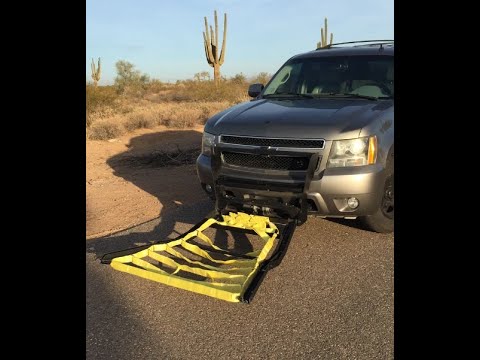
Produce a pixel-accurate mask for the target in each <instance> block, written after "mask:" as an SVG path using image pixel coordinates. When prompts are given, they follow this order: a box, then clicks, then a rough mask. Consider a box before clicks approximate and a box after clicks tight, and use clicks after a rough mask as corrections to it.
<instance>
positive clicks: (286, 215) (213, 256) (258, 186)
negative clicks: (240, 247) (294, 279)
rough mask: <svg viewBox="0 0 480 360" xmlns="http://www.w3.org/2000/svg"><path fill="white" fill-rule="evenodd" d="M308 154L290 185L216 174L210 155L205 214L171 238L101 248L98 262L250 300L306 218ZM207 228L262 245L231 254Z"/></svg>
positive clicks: (314, 163) (233, 299)
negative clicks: (209, 199)
mask: <svg viewBox="0 0 480 360" xmlns="http://www.w3.org/2000/svg"><path fill="white" fill-rule="evenodd" d="M297 154H298V153H297ZM308 156H309V157H310V162H309V166H308V170H307V171H306V177H305V181H304V183H303V184H302V186H301V187H300V188H298V187H297V188H295V189H292V188H291V187H290V186H285V185H282V184H272V183H262V182H260V181H253V182H252V181H243V180H239V179H232V178H228V177H225V176H222V175H220V171H221V166H222V164H221V159H220V158H219V157H215V158H212V171H213V175H214V179H215V186H214V188H215V195H216V201H215V210H214V212H213V213H212V214H211V216H210V217H207V218H205V219H203V220H202V221H200V222H199V223H198V224H196V225H194V226H193V227H192V228H191V229H190V230H188V231H187V232H186V233H184V234H182V235H180V236H178V237H177V238H175V239H173V240H169V241H158V242H155V243H153V244H148V245H143V246H137V247H133V248H129V249H125V250H120V251H116V252H111V253H107V254H105V255H103V256H102V257H101V263H102V264H110V265H111V266H112V267H113V268H114V269H116V270H119V271H123V272H126V273H130V274H133V275H137V276H140V277H142V278H145V279H149V280H153V281H157V282H160V283H163V284H166V285H170V286H174V287H176V288H180V289H184V290H189V291H192V292H195V293H199V294H203V295H207V296H211V297H214V298H217V299H221V300H225V301H230V302H243V303H250V302H251V301H252V299H253V297H254V295H255V293H256V291H257V289H258V287H259V286H260V284H261V283H262V281H263V278H264V277H265V274H266V273H267V271H268V270H270V269H273V268H274V267H276V266H278V265H279V264H280V263H281V261H282V259H283V257H284V256H285V253H286V251H287V249H288V246H289V244H290V241H291V239H292V237H293V234H294V232H295V229H296V227H297V225H301V224H303V223H304V222H305V221H306V219H307V195H306V190H307V189H308V187H309V184H310V181H311V178H312V176H313V174H314V171H315V169H316V167H317V164H318V161H319V156H318V155H317V154H312V153H308ZM214 159H216V160H214ZM232 193H236V194H239V193H240V194H243V196H242V197H240V198H239V197H235V196H232V195H231V194H232ZM258 194H260V195H258ZM265 194H267V196H265ZM275 194H281V196H283V197H285V196H287V197H288V198H289V201H284V200H282V201H279V200H278V199H279V197H276V196H275ZM272 195H273V196H272ZM209 227H211V228H216V229H223V230H228V231H231V232H232V233H244V234H255V235H258V236H259V237H260V238H261V240H262V241H263V246H262V248H261V249H257V250H256V251H252V252H249V253H245V254H239V253H232V252H231V251H229V250H227V249H222V248H220V247H218V246H216V245H215V244H214V243H213V241H212V240H211V239H210V238H209V237H208V236H207V235H205V234H204V233H203V232H204V231H205V230H206V229H207V228H209ZM187 254H188V255H189V256H187ZM269 254H270V256H268V255H269ZM192 255H193V256H192ZM201 260H202V261H203V262H202V261H201ZM172 270H173V272H172ZM198 277H201V279H200V280H199V279H198Z"/></svg>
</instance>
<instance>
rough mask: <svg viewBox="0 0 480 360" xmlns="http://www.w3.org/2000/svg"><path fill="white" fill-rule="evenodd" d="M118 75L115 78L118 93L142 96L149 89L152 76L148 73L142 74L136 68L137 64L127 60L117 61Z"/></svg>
mask: <svg viewBox="0 0 480 360" xmlns="http://www.w3.org/2000/svg"><path fill="white" fill-rule="evenodd" d="M115 67H116V69H117V77H116V78H115V87H116V89H117V93H119V94H124V95H126V96H130V97H142V96H143V95H144V94H145V93H146V91H147V89H148V83H149V81H150V78H149V76H148V75H147V74H142V73H141V72H140V71H139V70H137V69H135V65H133V64H132V63H129V62H128V61H125V60H120V61H117V62H116V63H115Z"/></svg>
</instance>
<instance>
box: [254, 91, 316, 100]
mask: <svg viewBox="0 0 480 360" xmlns="http://www.w3.org/2000/svg"><path fill="white" fill-rule="evenodd" d="M262 97H263V98H265V99H271V98H292V97H299V98H304V99H313V98H314V97H313V96H312V95H308V94H300V93H293V92H288V93H278V94H267V95H263V96H262Z"/></svg>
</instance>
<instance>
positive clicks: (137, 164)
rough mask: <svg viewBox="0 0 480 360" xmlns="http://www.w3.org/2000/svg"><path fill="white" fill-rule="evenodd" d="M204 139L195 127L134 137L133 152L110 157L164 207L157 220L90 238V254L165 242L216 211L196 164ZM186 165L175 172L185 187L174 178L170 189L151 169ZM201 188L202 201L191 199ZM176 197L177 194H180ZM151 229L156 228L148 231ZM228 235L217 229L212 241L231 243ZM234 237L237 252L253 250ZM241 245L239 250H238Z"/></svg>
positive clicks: (239, 236)
mask: <svg viewBox="0 0 480 360" xmlns="http://www.w3.org/2000/svg"><path fill="white" fill-rule="evenodd" d="M201 141H202V133H201V132H198V131H195V130H186V131H162V132H157V133H151V134H144V135H140V136H137V137H134V138H132V139H131V140H130V144H129V146H128V147H129V149H128V150H127V151H125V152H123V153H121V154H118V155H114V156H112V157H110V158H109V159H108V160H107V164H108V165H109V166H110V167H111V168H112V169H113V170H114V175H116V176H119V177H121V178H123V179H124V180H126V181H129V182H131V183H132V184H134V185H136V186H137V187H138V188H140V189H142V190H144V191H146V192H148V193H149V194H151V195H153V196H155V197H156V198H157V199H158V200H159V202H160V203H161V204H162V207H161V210H160V215H159V216H158V217H157V218H156V219H152V220H150V221H147V222H146V223H144V224H140V225H136V226H134V227H132V228H130V229H124V230H121V231H119V232H116V233H114V234H109V235H106V236H102V237H98V238H93V239H89V240H88V241H87V252H88V253H94V254H95V255H96V257H97V258H100V257H101V256H103V255H104V254H105V253H108V252H113V251H118V250H123V249H127V248H131V247H135V246H139V245H146V244H149V243H154V242H157V241H164V240H167V239H168V238H172V239H173V238H175V237H177V236H179V235H180V234H181V233H180V232H178V230H176V228H178V227H179V226H178V225H177V224H182V225H180V227H181V228H182V229H185V230H183V231H182V232H184V231H186V230H188V228H190V227H192V226H193V225H194V224H196V223H198V222H199V221H201V220H202V219H204V218H205V217H206V216H207V215H208V214H209V213H210V212H211V211H212V210H213V209H214V203H213V201H212V200H210V199H209V198H208V196H207V195H206V194H204V191H203V189H202V188H201V186H200V183H199V181H198V178H197V175H196V173H195V172H194V171H193V169H192V166H191V165H192V164H194V163H195V160H196V158H197V157H198V155H199V153H200V146H201ZM152 149H154V150H152ZM184 165H189V167H188V171H187V170H186V171H184V172H183V171H178V172H176V173H175V174H176V176H177V178H178V177H181V178H178V182H182V184H183V186H182V187H181V190H179V189H177V188H176V187H175V186H174V185H175V179H173V181H172V179H169V181H168V183H169V186H170V187H167V188H165V186H162V185H163V183H166V182H167V181H165V179H162V177H161V175H162V174H163V173H162V172H158V176H155V171H149V170H152V169H157V168H167V167H169V168H170V169H171V168H172V167H176V166H184ZM145 171H147V173H145ZM146 174H147V175H146ZM152 174H153V175H152ZM172 184H173V186H172ZM175 191H177V192H179V194H178V198H180V199H182V202H181V203H182V204H181V205H180V206H179V205H177V204H175V203H174V202H173V201H172V194H173V193H175ZM180 192H183V193H180ZM185 192H188V193H185ZM195 192H198V193H201V194H202V195H201V196H198V193H197V194H195V196H194V198H195V199H196V200H195V201H194V202H191V201H190V198H191V197H193V196H192V194H194V193H195ZM174 195H175V196H176V194H174ZM198 199H200V200H198ZM185 224H188V226H185ZM145 228H148V229H150V230H145ZM132 230H133V231H132ZM137 230H138V231H137ZM228 236H229V235H228V234H227V233H226V232H224V231H216V232H215V235H214V238H212V240H213V242H214V243H215V245H217V246H220V247H225V246H226V245H227V237H228ZM232 237H233V238H234V249H232V250H240V251H242V252H243V251H247V252H248V251H251V250H252V248H251V246H249V243H248V241H247V239H246V237H245V236H243V235H242V234H235V233H232ZM237 245H238V248H239V249H237Z"/></svg>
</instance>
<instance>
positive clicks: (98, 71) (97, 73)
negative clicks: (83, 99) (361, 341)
mask: <svg viewBox="0 0 480 360" xmlns="http://www.w3.org/2000/svg"><path fill="white" fill-rule="evenodd" d="M100 65H101V64H100V58H98V66H97V68H95V62H94V61H93V59H92V79H93V86H95V87H97V83H98V81H99V80H100V74H101V66H100Z"/></svg>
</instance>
